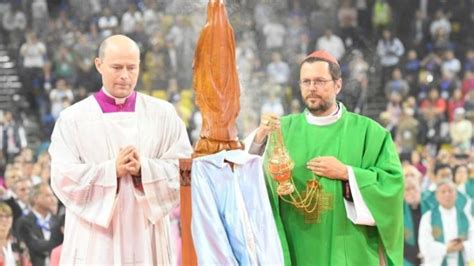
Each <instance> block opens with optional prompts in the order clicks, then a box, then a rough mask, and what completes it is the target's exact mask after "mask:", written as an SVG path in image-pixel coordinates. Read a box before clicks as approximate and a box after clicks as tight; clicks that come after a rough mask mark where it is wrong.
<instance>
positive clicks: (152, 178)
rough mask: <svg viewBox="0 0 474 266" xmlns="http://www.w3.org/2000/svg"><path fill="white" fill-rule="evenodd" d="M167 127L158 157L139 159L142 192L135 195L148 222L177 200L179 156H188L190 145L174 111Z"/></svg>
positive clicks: (159, 215) (152, 220) (167, 209)
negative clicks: (164, 141) (165, 140)
mask: <svg viewBox="0 0 474 266" xmlns="http://www.w3.org/2000/svg"><path fill="white" fill-rule="evenodd" d="M174 115H176V116H175V117H170V118H169V119H170V120H171V121H174V122H171V123H170V124H169V126H168V127H167V129H166V135H167V136H166V139H167V145H166V147H163V149H165V151H164V152H163V155H162V156H160V158H143V157H141V158H140V164H141V175H142V176H141V179H142V180H141V181H142V185H143V193H142V192H141V191H138V190H135V197H136V198H137V200H138V203H139V204H140V206H142V208H143V210H144V212H145V215H146V217H147V218H148V220H149V221H150V222H151V223H155V222H156V221H158V220H159V219H161V218H163V217H164V216H165V215H168V214H169V212H170V211H171V209H172V208H173V207H175V206H176V205H177V204H178V202H179V165H178V164H179V158H189V157H191V153H192V147H191V144H190V143H189V138H188V135H187V133H186V128H185V126H184V123H183V122H182V121H181V119H179V117H178V115H177V114H176V113H175V112H173V116H174Z"/></svg>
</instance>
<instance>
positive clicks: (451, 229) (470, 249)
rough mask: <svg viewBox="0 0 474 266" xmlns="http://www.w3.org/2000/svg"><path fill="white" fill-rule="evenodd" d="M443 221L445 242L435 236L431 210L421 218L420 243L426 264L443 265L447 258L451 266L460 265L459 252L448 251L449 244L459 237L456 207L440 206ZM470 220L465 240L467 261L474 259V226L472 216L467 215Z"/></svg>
mask: <svg viewBox="0 0 474 266" xmlns="http://www.w3.org/2000/svg"><path fill="white" fill-rule="evenodd" d="M438 208H439V210H440V214H441V219H442V222H443V234H444V243H441V242H438V241H436V240H435V239H434V237H433V232H432V230H433V228H432V226H431V211H428V212H426V213H425V214H424V215H423V216H422V217H421V220H420V229H419V234H418V245H419V247H420V253H421V254H422V256H423V260H424V261H423V262H424V265H441V264H442V263H443V259H444V258H445V256H446V258H447V264H448V265H449V266H451V265H453V266H457V265H458V263H457V262H458V258H459V255H458V253H457V252H456V253H449V254H448V253H447V244H448V243H449V242H450V241H451V240H453V239H455V238H458V223H457V210H456V208H451V209H449V210H448V209H445V208H443V207H441V206H439V207H438ZM467 218H468V221H469V231H468V239H467V240H466V241H464V242H463V245H464V252H463V257H464V260H465V261H470V260H473V259H474V228H473V227H474V226H473V223H472V218H470V217H469V216H467Z"/></svg>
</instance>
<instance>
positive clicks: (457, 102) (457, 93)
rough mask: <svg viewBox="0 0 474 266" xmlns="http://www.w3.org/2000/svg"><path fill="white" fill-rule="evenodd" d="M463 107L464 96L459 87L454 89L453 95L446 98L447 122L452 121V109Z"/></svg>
mask: <svg viewBox="0 0 474 266" xmlns="http://www.w3.org/2000/svg"><path fill="white" fill-rule="evenodd" d="M462 107H464V97H463V95H462V91H461V89H459V88H458V89H455V90H454V92H453V95H452V96H451V98H449V100H448V107H447V112H448V122H452V121H453V120H454V110H456V108H462Z"/></svg>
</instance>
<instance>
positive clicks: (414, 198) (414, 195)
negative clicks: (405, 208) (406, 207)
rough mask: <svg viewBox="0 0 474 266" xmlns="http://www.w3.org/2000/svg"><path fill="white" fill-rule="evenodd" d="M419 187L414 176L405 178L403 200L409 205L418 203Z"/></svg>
mask: <svg viewBox="0 0 474 266" xmlns="http://www.w3.org/2000/svg"><path fill="white" fill-rule="evenodd" d="M420 197H421V193H420V189H419V186H418V185H417V184H416V180H415V179H414V178H407V179H406V184H405V201H406V202H407V203H408V204H411V205H417V204H418V203H420Z"/></svg>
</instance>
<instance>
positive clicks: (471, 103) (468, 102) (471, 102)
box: [464, 90, 474, 122]
mask: <svg viewBox="0 0 474 266" xmlns="http://www.w3.org/2000/svg"><path fill="white" fill-rule="evenodd" d="M464 110H466V119H468V120H470V121H471V122H473V121H474V90H471V91H469V93H468V94H467V95H466V98H465V101H464Z"/></svg>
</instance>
